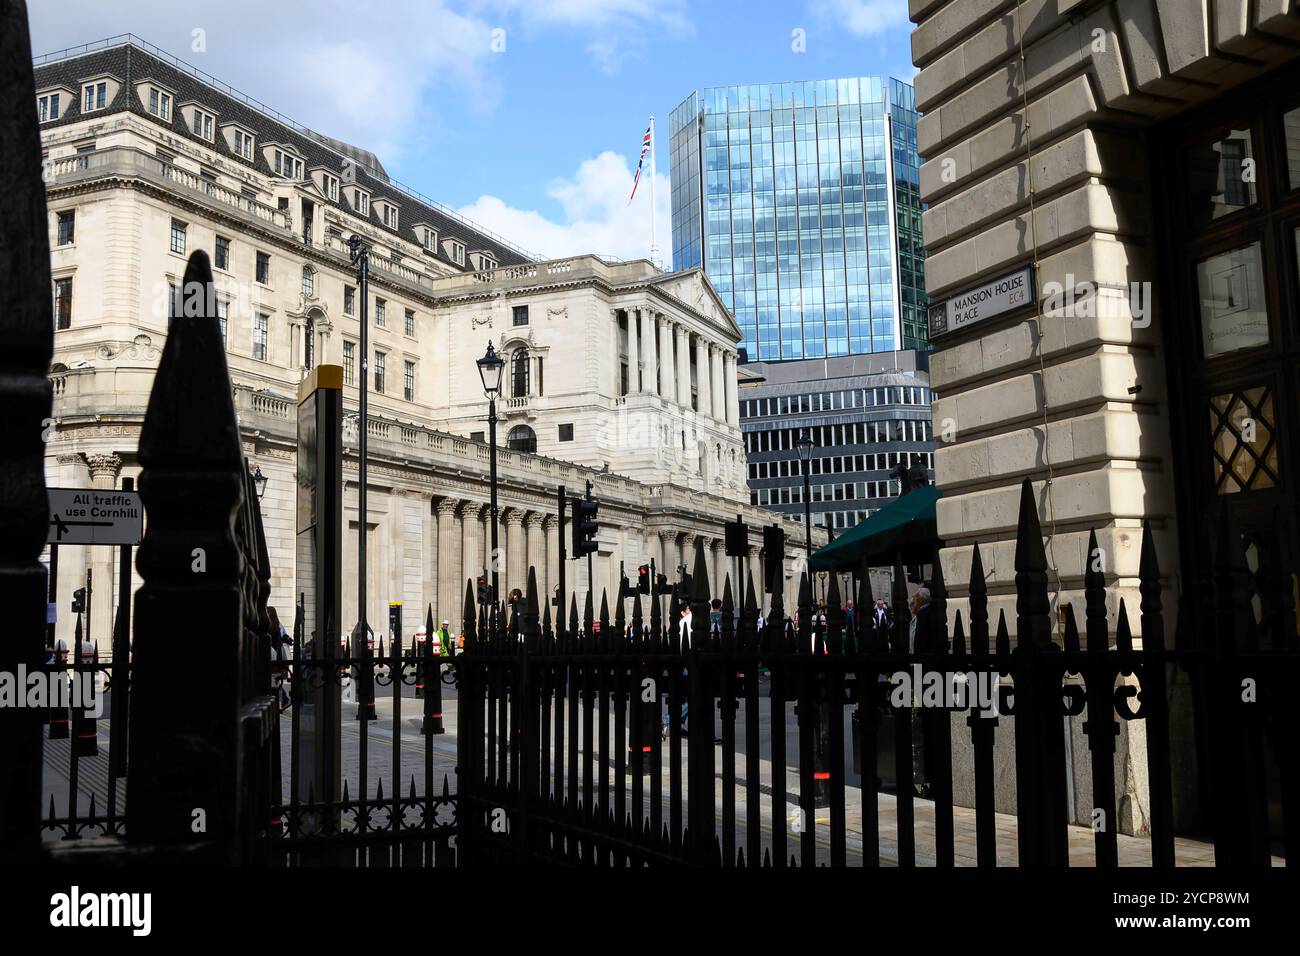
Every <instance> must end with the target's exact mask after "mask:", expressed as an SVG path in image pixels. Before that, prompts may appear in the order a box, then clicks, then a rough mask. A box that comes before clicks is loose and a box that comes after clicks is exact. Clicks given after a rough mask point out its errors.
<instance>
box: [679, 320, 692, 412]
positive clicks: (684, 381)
mask: <svg viewBox="0 0 1300 956" xmlns="http://www.w3.org/2000/svg"><path fill="white" fill-rule="evenodd" d="M690 349H691V333H690V331H689V330H687V328H686V326H684V325H679V326H677V404H678V405H680V406H682V408H686V409H689V408H690V407H691V351H690Z"/></svg>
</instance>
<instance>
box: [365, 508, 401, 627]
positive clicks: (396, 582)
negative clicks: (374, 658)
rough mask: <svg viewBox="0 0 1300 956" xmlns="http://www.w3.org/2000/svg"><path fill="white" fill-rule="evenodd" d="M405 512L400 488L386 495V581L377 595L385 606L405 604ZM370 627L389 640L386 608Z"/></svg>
mask: <svg viewBox="0 0 1300 956" xmlns="http://www.w3.org/2000/svg"><path fill="white" fill-rule="evenodd" d="M405 512H406V492H405V491H404V490H402V489H401V488H393V489H391V490H390V491H389V493H388V580H387V581H385V582H384V584H383V586H382V589H381V592H380V595H379V596H380V597H383V598H384V603H385V604H389V603H391V602H393V601H401V602H402V604H403V605H405V604H406V528H405V520H406V513H405ZM403 610H405V607H403ZM406 624H407V616H406V615H405V614H403V615H402V627H403V628H405V627H406ZM370 626H371V627H373V628H374V629H375V633H376V634H388V636H389V638H390V639H391V637H392V634H389V631H388V614H387V608H385V613H384V616H383V618H382V619H381V620H378V621H374V622H372V623H371V625H370ZM390 642H391V641H390Z"/></svg>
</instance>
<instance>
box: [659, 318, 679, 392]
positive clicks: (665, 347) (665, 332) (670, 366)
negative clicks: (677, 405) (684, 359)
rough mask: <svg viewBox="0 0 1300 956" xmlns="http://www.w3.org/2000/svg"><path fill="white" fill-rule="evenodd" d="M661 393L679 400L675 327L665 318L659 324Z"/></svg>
mask: <svg viewBox="0 0 1300 956" xmlns="http://www.w3.org/2000/svg"><path fill="white" fill-rule="evenodd" d="M659 394H660V395H662V396H663V397H664V399H665V400H667V401H670V402H675V401H677V363H676V360H675V359H674V358H673V327H672V325H671V324H670V323H669V322H668V320H667V319H665V320H664V321H663V322H662V323H661V324H660V326H659Z"/></svg>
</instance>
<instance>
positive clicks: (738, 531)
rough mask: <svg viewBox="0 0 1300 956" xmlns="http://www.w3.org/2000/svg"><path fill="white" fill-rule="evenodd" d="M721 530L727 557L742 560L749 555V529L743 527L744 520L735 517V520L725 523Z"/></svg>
mask: <svg viewBox="0 0 1300 956" xmlns="http://www.w3.org/2000/svg"><path fill="white" fill-rule="evenodd" d="M722 530H723V534H724V541H725V543H726V552H727V557H729V558H743V557H745V556H746V555H748V554H749V528H747V527H746V526H745V520H744V518H742V517H741V516H740V515H736V520H735V521H728V522H726V523H725V524H724V525H723V526H722Z"/></svg>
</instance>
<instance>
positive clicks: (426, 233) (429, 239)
mask: <svg viewBox="0 0 1300 956" xmlns="http://www.w3.org/2000/svg"><path fill="white" fill-rule="evenodd" d="M420 242H421V243H422V244H423V246H424V248H426V249H428V250H429V251H430V252H435V251H437V249H438V233H437V232H436V231H435V230H433V229H430V228H429V227H428V226H423V227H421V229H420Z"/></svg>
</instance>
